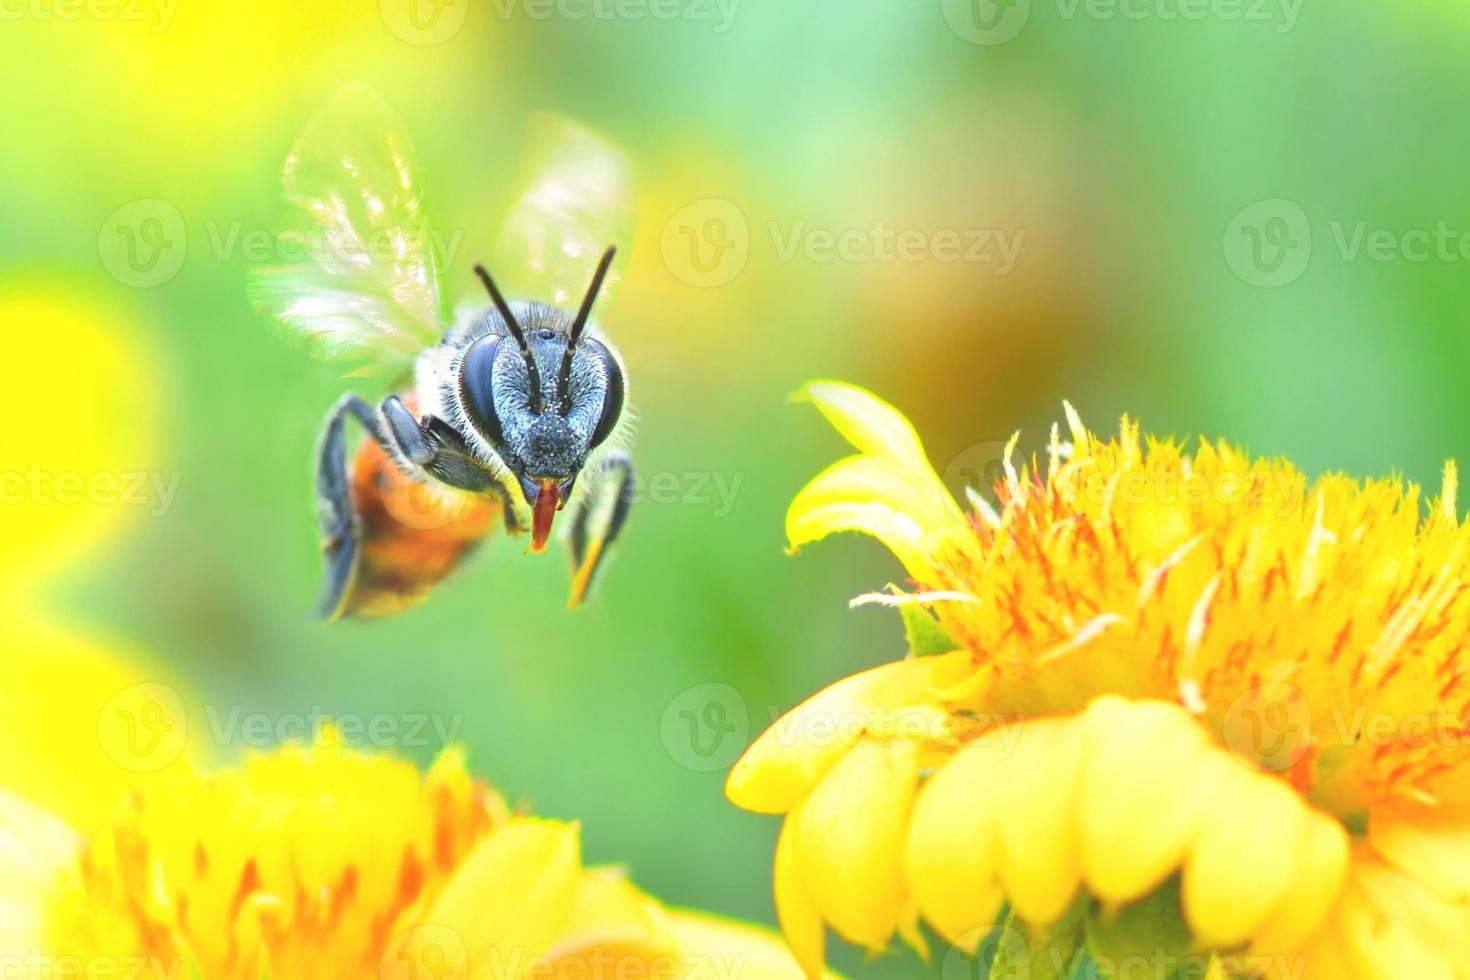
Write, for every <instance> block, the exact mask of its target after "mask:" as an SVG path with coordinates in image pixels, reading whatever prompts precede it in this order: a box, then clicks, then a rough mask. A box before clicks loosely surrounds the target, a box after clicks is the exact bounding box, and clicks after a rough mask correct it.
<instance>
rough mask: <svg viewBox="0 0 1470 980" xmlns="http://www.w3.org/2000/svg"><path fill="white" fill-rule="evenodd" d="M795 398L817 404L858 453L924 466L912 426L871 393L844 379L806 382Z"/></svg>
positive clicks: (920, 449) (894, 409)
mask: <svg viewBox="0 0 1470 980" xmlns="http://www.w3.org/2000/svg"><path fill="white" fill-rule="evenodd" d="M797 397H798V398H805V399H807V400H809V401H810V402H811V403H812V404H813V405H815V406H817V409H818V410H819V411H820V412H821V413H822V414H823V415H824V416H826V418H827V421H828V422H830V423H832V427H833V428H834V429H836V430H837V431H838V432H839V433H841V434H842V438H844V439H846V440H847V441H848V442H850V443H852V445H853V447H854V448H856V449H857V450H858V451H859V452H861V453H866V454H868V455H871V456H889V457H892V458H893V459H894V460H896V461H899V462H902V463H905V464H909V465H917V466H923V467H925V468H928V465H929V462H928V460H927V459H926V458H925V456H924V447H923V445H922V444H921V443H920V442H919V434H918V433H917V432H915V431H914V427H913V425H912V424H910V422H909V420H908V419H906V418H904V415H903V413H902V412H900V411H899V410H898V409H896V408H894V407H893V406H892V405H890V404H888V403H887V402H885V401H884V400H883V399H881V398H879V397H878V396H877V395H874V394H873V393H872V392H870V391H867V390H865V389H863V388H859V387H858V386H857V385H852V384H848V383H846V382H844V381H810V382H808V383H807V384H806V385H805V386H804V387H803V388H802V389H801V391H799V392H798V393H797Z"/></svg>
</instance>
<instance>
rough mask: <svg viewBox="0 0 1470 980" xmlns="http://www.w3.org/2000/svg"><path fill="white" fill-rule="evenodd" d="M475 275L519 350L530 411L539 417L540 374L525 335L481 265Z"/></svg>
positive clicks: (540, 407) (493, 281) (508, 305)
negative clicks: (529, 382) (529, 385)
mask: <svg viewBox="0 0 1470 980" xmlns="http://www.w3.org/2000/svg"><path fill="white" fill-rule="evenodd" d="M475 275H477V276H479V277H480V281H481V282H482V283H484V284H485V291H486V292H487V293H489V294H490V298H491V299H492V300H494V301H495V308H496V309H497V310H499V311H500V315H501V317H502V318H503V319H504V320H505V325H506V327H507V328H508V329H509V330H510V335H511V336H512V337H514V338H515V339H516V344H517V345H518V346H519V347H520V348H521V359H522V360H523V361H525V362H526V374H527V375H528V376H529V377H530V379H531V411H533V412H535V413H536V414H537V415H540V414H541V409H542V405H541V372H540V371H538V370H537V369H536V358H535V356H534V355H532V353H531V345H530V344H528V343H526V334H525V332H524V331H523V330H521V325H520V323H519V322H518V321H517V320H516V317H515V314H514V313H512V312H511V311H510V304H509V303H507V302H506V301H505V297H504V296H502V295H500V290H499V289H497V288H496V287H495V280H494V279H491V278H490V273H488V272H486V271H485V267H484V266H483V265H477V266H475Z"/></svg>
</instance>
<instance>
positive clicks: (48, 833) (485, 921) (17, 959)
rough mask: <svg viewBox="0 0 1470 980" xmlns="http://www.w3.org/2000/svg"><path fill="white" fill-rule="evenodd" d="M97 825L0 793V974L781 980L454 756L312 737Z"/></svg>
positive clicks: (711, 921)
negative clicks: (83, 826)
mask: <svg viewBox="0 0 1470 980" xmlns="http://www.w3.org/2000/svg"><path fill="white" fill-rule="evenodd" d="M107 812H109V813H110V814H111V816H110V819H109V820H108V821H107V823H106V824H105V826H103V827H102V828H101V829H99V830H98V831H96V832H94V833H90V834H79V833H77V832H75V831H73V830H71V829H69V828H68V827H67V826H66V825H65V824H64V823H63V822H61V821H59V820H57V819H56V818H55V817H54V816H52V815H50V814H48V813H46V812H45V811H44V810H41V809H40V808H37V807H35V806H32V805H30V804H27V803H25V802H23V801H22V800H20V799H19V798H17V797H14V796H11V795H9V794H7V793H4V792H0V962H4V963H13V964H19V965H20V966H21V967H23V968H25V969H28V970H29V971H30V972H29V973H27V975H28V976H36V977H53V976H54V977H60V976H64V975H73V976H75V975H103V974H102V973H100V972H97V971H98V970H99V968H103V967H105V968H106V969H107V970H109V971H110V972H109V973H107V974H106V975H119V976H121V975H130V976H137V977H148V978H160V977H204V978H209V980H227V978H236V977H237V978H250V980H255V978H259V977H318V978H330V977H351V978H354V980H360V978H363V977H368V976H376V977H380V978H384V980H387V978H402V980H416V978H421V977H426V976H432V977H442V978H449V977H454V978H464V980H470V978H494V980H505V978H520V977H526V978H556V980H563V978H568V980H577V978H599V977H601V978H609V980H612V978H617V980H637V978H642V977H662V978H676V977H693V976H740V977H742V978H752V980H767V978H778V977H796V976H799V971H798V968H797V966H796V964H795V963H794V962H793V961H792V959H791V956H790V954H789V953H788V952H787V951H786V950H785V949H784V948H783V947H782V945H781V944H780V942H779V941H778V940H777V939H776V938H775V937H774V936H772V935H770V934H767V933H765V932H763V931H761V930H758V929H755V928H753V927H749V926H742V925H738V924H734V923H726V922H723V921H721V920H719V919H716V918H713V917H710V916H706V915H702V914H699V913H694V912H686V911H678V910H672V909H668V908H665V907H664V906H662V905H661V904H659V903H658V902H656V901H655V900H654V899H652V898H650V897H648V896H647V895H645V894H644V893H642V892H641V891H639V890H638V889H637V888H635V887H634V886H633V885H632V884H631V883H630V882H628V881H627V879H626V878H625V877H623V875H622V874H620V873H619V872H617V871H615V870H609V869H586V868H583V867H582V864H581V859H580V856H579V845H578V828H577V825H576V824H567V823H561V822H558V821H553V820H541V819H536V818H533V817H529V816H522V815H517V814H513V813H511V812H510V811H509V810H508V809H507V807H506V806H505V804H504V802H503V801H502V800H501V799H500V797H499V796H497V795H496V794H495V793H494V792H493V791H491V790H490V789H489V788H488V787H486V786H485V785H484V784H482V783H479V782H476V781H475V780H474V779H472V778H471V776H470V775H469V774H468V773H467V772H466V770H465V768H464V764H463V760H462V758H461V756H460V755H459V753H458V752H457V751H455V750H450V751H448V752H446V753H445V754H444V755H442V756H441V757H440V758H439V760H438V761H437V762H436V763H435V764H434V766H433V767H432V768H431V769H430V770H429V771H428V772H427V773H420V772H419V771H418V770H416V769H415V768H414V767H413V766H412V765H411V764H409V763H407V762H405V761H402V760H399V759H395V758H392V757H390V756H386V755H381V754H377V755H375V754H367V753H361V752H355V751H351V750H348V749H345V748H343V747H341V745H340V744H339V740H338V739H337V738H336V736H335V735H334V734H333V733H332V732H330V731H328V732H327V733H326V734H325V735H324V736H323V738H322V739H321V740H320V741H319V742H318V743H317V744H315V745H312V746H309V747H292V748H286V749H282V750H279V751H276V752H273V753H270V754H264V755H256V756H252V757H250V758H249V759H247V760H246V761H245V763H244V764H243V766H242V767H241V768H239V769H233V770H225V771H221V772H216V773H213V774H208V775H199V774H188V773H179V772H175V773H172V774H170V775H169V776H168V777H166V778H161V779H158V780H155V781H152V782H150V783H148V784H146V785H140V786H139V787H138V788H137V789H135V790H134V791H133V792H131V793H129V794H128V795H126V796H125V797H124V798H122V799H121V800H118V801H115V802H114V803H113V804H112V805H111V806H110V808H108V810H107ZM68 971H69V972H68ZM83 971H89V972H83Z"/></svg>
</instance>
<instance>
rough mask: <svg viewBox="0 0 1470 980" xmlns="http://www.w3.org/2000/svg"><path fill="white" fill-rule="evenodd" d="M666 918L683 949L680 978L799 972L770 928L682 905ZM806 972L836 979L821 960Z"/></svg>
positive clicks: (771, 978)
mask: <svg viewBox="0 0 1470 980" xmlns="http://www.w3.org/2000/svg"><path fill="white" fill-rule="evenodd" d="M669 921H670V924H671V926H672V928H673V932H674V936H675V938H676V939H677V941H678V943H679V948H680V950H681V951H682V969H681V971H680V972H679V973H678V974H677V975H676V976H678V977H679V978H681V980H721V978H735V980H796V978H797V977H799V976H801V970H800V969H799V968H798V967H797V965H796V961H795V960H793V959H792V958H791V952H790V951H789V950H787V949H786V947H785V946H784V945H782V943H781V940H780V937H778V936H776V935H774V934H773V933H771V932H770V931H769V930H766V929H762V928H760V927H759V926H752V925H747V924H745V923H743V922H734V921H731V920H729V919H724V918H721V917H719V916H714V915H707V914H704V913H700V912H689V911H685V910H682V909H674V910H671V911H670V912H669ZM660 975H661V974H653V976H660ZM807 976H808V977H811V978H820V977H829V978H833V980H836V975H835V974H833V973H831V972H829V971H827V970H824V969H822V966H821V963H820V962H818V964H817V967H816V970H815V971H814V972H808V973H807ZM612 980H626V978H625V977H624V978H612Z"/></svg>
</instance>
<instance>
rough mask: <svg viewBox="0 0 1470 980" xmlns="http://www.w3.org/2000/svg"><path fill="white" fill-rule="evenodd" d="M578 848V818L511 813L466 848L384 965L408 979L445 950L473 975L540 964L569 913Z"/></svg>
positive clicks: (509, 972) (516, 971)
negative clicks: (564, 820) (538, 817)
mask: <svg viewBox="0 0 1470 980" xmlns="http://www.w3.org/2000/svg"><path fill="white" fill-rule="evenodd" d="M578 852H579V847H578V843H577V825H576V824H564V823H559V822H556V821H552V820H536V819H532V818H528V817H521V818H516V819H514V820H512V821H510V822H509V823H507V824H506V825H505V826H504V827H501V828H500V829H498V830H496V831H495V832H494V833H492V834H491V835H490V836H489V837H487V838H486V839H485V840H484V841H483V842H482V843H481V844H479V845H478V846H477V847H476V848H475V849H474V850H473V851H472V852H470V854H469V856H468V857H466V858H465V860H464V861H463V863H461V865H460V866H459V868H458V869H457V870H456V871H455V873H454V875H453V877H451V878H450V879H449V881H448V882H447V883H446V884H445V886H444V890H443V891H441V892H440V893H439V896H438V897H437V898H436V899H435V900H434V903H433V906H432V907H431V908H430V910H429V912H428V914H427V916H425V919H424V922H423V923H422V924H420V925H418V926H416V927H415V928H413V929H410V930H408V931H407V932H406V933H404V934H402V935H401V936H400V937H398V939H397V941H396V942H395V943H394V944H393V945H392V946H391V947H390V949H389V951H388V952H387V953H386V954H385V955H384V957H383V959H382V966H383V969H384V970H385V971H388V973H387V975H388V976H392V977H394V978H395V980H411V978H412V977H414V976H421V975H423V974H422V972H420V971H423V970H428V969H430V968H431V967H432V966H433V964H436V963H441V961H444V960H445V956H446V950H448V951H449V959H448V961H447V962H448V965H449V966H451V967H453V968H456V969H460V968H463V969H464V970H465V971H467V975H468V976H470V977H476V978H479V977H485V978H495V980H502V978H516V977H520V976H522V975H523V974H524V973H525V972H526V971H527V970H530V969H532V968H533V967H535V966H537V965H538V964H544V962H545V960H544V958H543V957H544V954H545V952H546V951H547V950H548V949H550V948H551V946H552V944H553V943H554V942H555V941H556V939H557V937H558V936H560V935H561V934H562V933H564V932H565V930H566V927H567V924H568V923H569V922H570V920H571V914H572V908H573V904H574V903H575V901H576V898H577V890H578V885H579V882H580V878H581V866H580V858H579V856H578ZM460 957H463V958H464V959H463V961H462V962H461V961H460ZM462 975H465V974H462Z"/></svg>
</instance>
